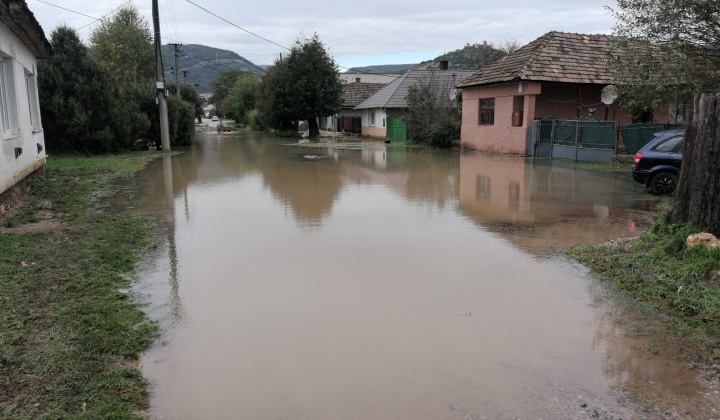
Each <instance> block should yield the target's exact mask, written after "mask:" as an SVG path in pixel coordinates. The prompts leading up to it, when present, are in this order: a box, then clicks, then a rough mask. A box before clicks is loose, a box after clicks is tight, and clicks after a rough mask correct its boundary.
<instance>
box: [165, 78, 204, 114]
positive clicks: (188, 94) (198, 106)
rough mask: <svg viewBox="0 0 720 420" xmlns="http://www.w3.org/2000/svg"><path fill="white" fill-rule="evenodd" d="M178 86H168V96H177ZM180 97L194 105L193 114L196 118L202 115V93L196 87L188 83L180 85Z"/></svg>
mask: <svg viewBox="0 0 720 420" xmlns="http://www.w3.org/2000/svg"><path fill="white" fill-rule="evenodd" d="M176 92H177V91H176V87H175V85H174V84H172V85H169V86H168V96H176ZM180 99H182V100H183V101H185V102H187V103H188V104H189V105H190V106H192V107H193V116H194V118H195V119H197V118H198V117H202V115H203V109H202V104H203V101H202V99H200V94H199V93H198V91H197V90H195V88H194V87H192V86H188V85H182V84H181V85H180Z"/></svg>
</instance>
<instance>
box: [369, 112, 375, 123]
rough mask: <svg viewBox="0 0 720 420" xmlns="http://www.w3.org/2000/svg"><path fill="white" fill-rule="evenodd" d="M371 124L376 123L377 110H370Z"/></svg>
mask: <svg viewBox="0 0 720 420" xmlns="http://www.w3.org/2000/svg"><path fill="white" fill-rule="evenodd" d="M370 125H375V111H370Z"/></svg>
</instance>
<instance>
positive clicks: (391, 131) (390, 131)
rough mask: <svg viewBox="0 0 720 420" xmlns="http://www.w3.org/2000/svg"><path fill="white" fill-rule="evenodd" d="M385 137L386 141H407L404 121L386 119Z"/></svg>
mask: <svg viewBox="0 0 720 420" xmlns="http://www.w3.org/2000/svg"><path fill="white" fill-rule="evenodd" d="M386 137H387V139H388V140H400V141H405V140H407V125H405V121H403V120H401V119H398V118H388V119H387V136H386Z"/></svg>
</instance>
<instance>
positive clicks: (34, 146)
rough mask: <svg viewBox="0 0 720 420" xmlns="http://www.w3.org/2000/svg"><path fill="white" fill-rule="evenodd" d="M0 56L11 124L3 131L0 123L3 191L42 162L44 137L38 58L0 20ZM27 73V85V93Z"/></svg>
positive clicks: (1, 181)
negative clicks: (38, 79) (38, 87)
mask: <svg viewBox="0 0 720 420" xmlns="http://www.w3.org/2000/svg"><path fill="white" fill-rule="evenodd" d="M0 58H1V59H3V61H4V63H5V73H6V74H5V76H6V84H7V92H6V96H7V101H8V110H9V117H10V127H11V128H10V131H9V133H5V132H4V130H3V129H2V126H1V123H0V143H1V144H2V147H0V193H2V192H4V191H6V190H7V189H8V188H10V187H12V186H13V185H15V184H16V183H18V182H19V181H20V180H22V179H23V178H25V177H26V176H28V175H29V174H31V173H32V172H33V171H34V170H35V169H37V168H40V167H42V166H43V165H44V157H45V137H44V135H43V132H42V124H41V120H40V104H39V102H38V97H39V96H38V91H37V59H36V58H35V56H34V55H33V54H32V52H31V51H30V50H29V49H28V48H27V47H26V46H25V45H24V44H23V43H22V42H21V41H20V39H18V38H17V37H16V36H15V35H14V34H13V33H12V32H10V30H9V29H8V28H7V27H6V26H5V25H4V24H0ZM26 76H27V78H28V81H29V87H30V89H29V95H28V89H27V88H26ZM28 96H29V97H30V98H28ZM31 109H32V113H33V115H32V122H31V114H30V113H31ZM0 112H1V110H0ZM38 145H40V148H42V150H41V151H38ZM16 148H20V149H22V153H21V154H20V155H19V156H18V157H17V158H16V157H15V150H16Z"/></svg>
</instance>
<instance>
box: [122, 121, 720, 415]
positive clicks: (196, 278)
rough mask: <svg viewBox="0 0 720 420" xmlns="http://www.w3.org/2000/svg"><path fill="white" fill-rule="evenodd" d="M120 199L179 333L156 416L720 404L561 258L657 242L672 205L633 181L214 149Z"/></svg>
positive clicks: (156, 295)
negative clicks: (141, 233)
mask: <svg viewBox="0 0 720 420" xmlns="http://www.w3.org/2000/svg"><path fill="white" fill-rule="evenodd" d="M119 187H120V190H121V191H123V193H122V194H120V195H118V196H117V197H116V198H115V199H114V200H115V205H118V206H122V207H123V208H125V209H126V208H128V207H129V208H130V209H131V211H132V212H134V213H136V214H143V215H148V216H151V217H153V218H154V220H156V221H157V226H158V232H159V234H158V247H157V248H156V249H154V250H152V251H150V252H149V253H147V254H146V255H145V258H144V262H143V264H142V267H141V269H140V272H139V274H138V275H137V282H136V283H137V284H136V286H135V287H134V293H135V294H137V295H138V296H139V298H140V299H141V300H143V301H145V302H148V311H149V313H150V315H151V316H152V317H153V318H154V319H156V320H158V322H159V324H160V326H161V330H162V336H161V337H160V339H158V340H157V342H156V344H155V345H154V346H153V347H152V348H151V349H150V350H149V351H148V352H147V353H146V354H145V355H144V357H143V360H142V366H143V367H142V369H143V372H144V374H145V376H146V377H147V378H148V380H149V381H150V382H151V389H152V395H151V410H150V412H149V416H150V417H151V418H152V419H273V420H276V419H294V420H322V419H344V420H355V419H356V420H361V419H362V420H366V419H388V420H389V419H413V420H422V419H428V420H429V419H458V420H472V419H582V418H606V419H610V418H613V419H620V418H622V419H630V418H637V419H642V418H647V419H654V418H698V419H700V418H703V419H705V418H711V416H712V413H713V410H714V408H715V407H717V395H716V393H715V391H713V390H712V389H711V388H710V387H709V385H708V384H705V383H703V382H702V381H701V380H700V379H699V378H698V375H697V374H696V373H695V372H693V371H691V370H688V369H686V368H685V366H684V365H683V363H682V362H680V361H677V360H676V358H675V355H676V353H675V352H674V351H671V349H670V348H668V347H662V346H665V344H663V343H664V342H663V341H662V340H661V338H662V335H663V334H664V333H663V331H662V329H661V328H660V327H658V326H657V324H656V323H655V321H654V319H653V318H652V317H649V316H647V315H646V314H645V315H643V312H642V311H641V310H638V309H636V308H633V307H632V306H631V305H627V304H624V303H622V299H621V298H619V297H617V296H614V295H613V294H612V293H611V292H610V291H608V290H606V289H605V288H604V287H603V285H602V284H601V283H600V282H598V281H597V280H594V279H593V278H592V277H590V276H589V275H588V272H587V270H586V269H585V268H583V267H582V266H579V265H577V264H575V263H572V262H570V261H568V260H566V259H565V257H564V256H563V254H562V250H563V249H566V248H567V247H569V246H573V245H578V244H583V243H602V242H604V241H606V240H607V239H614V238H620V237H629V236H634V235H638V234H640V232H642V230H643V229H644V228H646V227H647V226H648V225H649V223H650V220H651V216H652V210H653V209H654V206H655V205H656V200H655V199H654V198H653V197H651V196H649V195H647V194H645V193H644V192H643V191H642V189H641V188H639V186H637V185H635V183H634V182H633V181H632V180H631V179H630V177H629V174H611V173H607V172H600V171H593V170H584V169H575V168H574V167H573V166H572V165H570V164H568V163H565V162H559V161H551V160H547V159H540V160H532V159H526V158H521V157H508V156H492V155H485V154H479V153H460V152H458V151H431V150H425V149H412V148H405V147H403V146H391V145H388V146H386V145H384V144H377V145H374V146H372V147H368V148H364V149H344V148H336V149H322V148H298V147H289V146H283V145H281V144H280V142H278V141H276V140H271V139H263V138H261V137H260V136H259V135H257V134H254V133H233V134H221V135H218V134H216V133H208V134H203V135H201V136H200V138H199V139H198V144H197V146H196V147H194V148H192V149H191V150H189V151H188V152H187V153H184V154H182V155H177V156H173V157H172V158H164V159H163V160H158V161H156V162H153V164H151V165H150V166H149V167H148V168H147V169H146V170H144V171H143V172H141V173H140V174H139V175H138V177H137V179H135V180H134V181H133V182H132V184H128V185H120V186H119ZM659 340H660V341H659ZM653 346H654V347H653ZM652 349H656V351H651V350H652ZM657 349H662V350H663V351H657ZM653 353H661V354H653Z"/></svg>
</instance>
